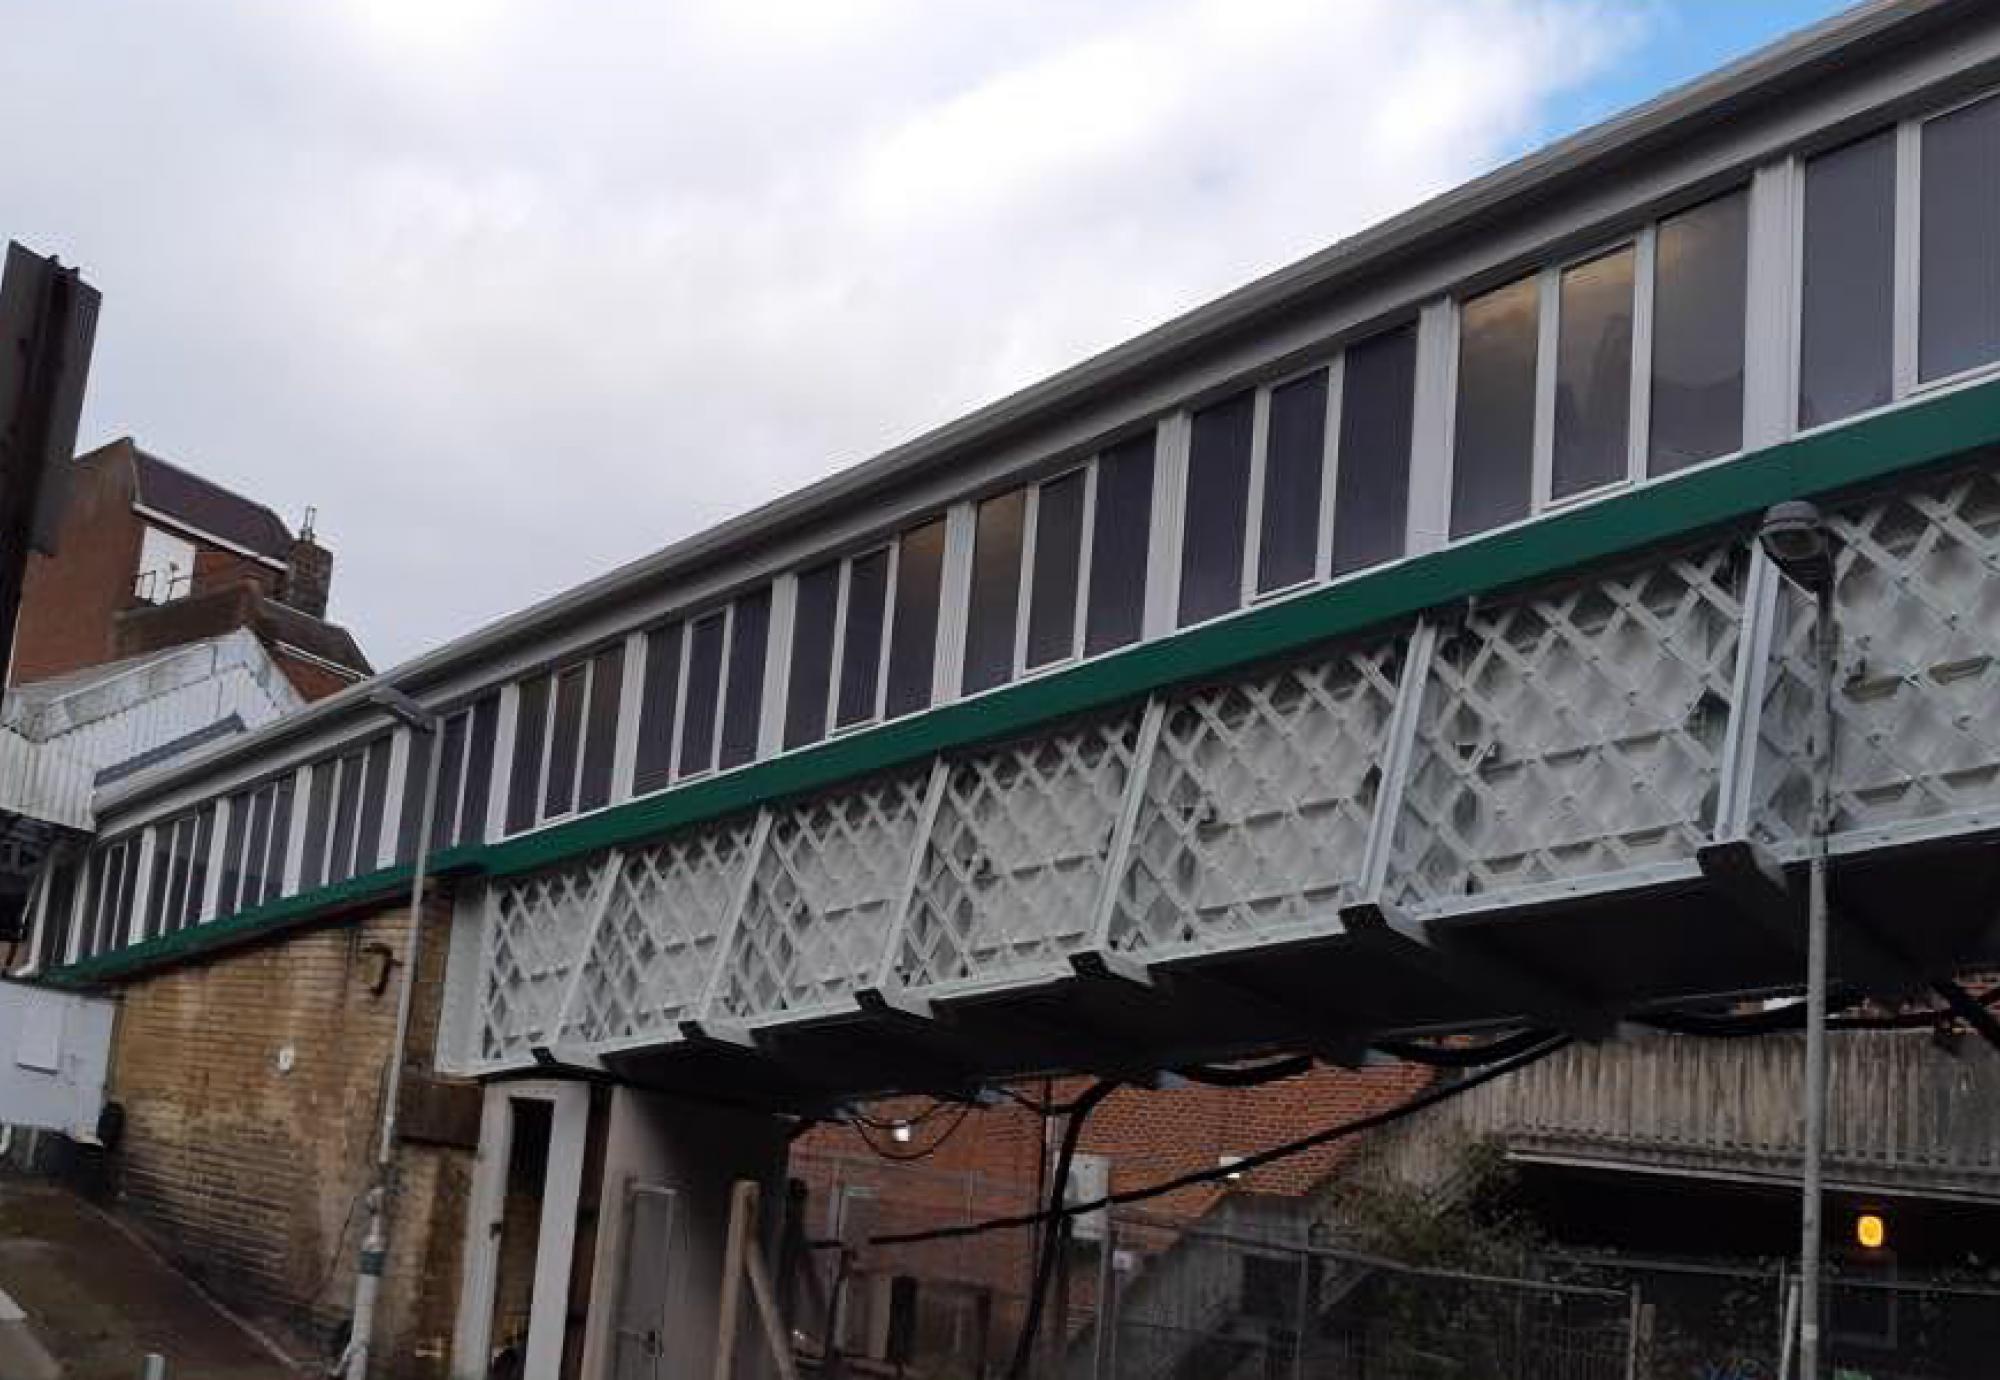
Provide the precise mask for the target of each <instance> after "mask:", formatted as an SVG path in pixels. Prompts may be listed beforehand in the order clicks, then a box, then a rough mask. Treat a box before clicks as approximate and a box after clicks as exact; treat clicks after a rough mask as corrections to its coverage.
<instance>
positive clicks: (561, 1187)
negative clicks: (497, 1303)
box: [451, 1080, 590, 1380]
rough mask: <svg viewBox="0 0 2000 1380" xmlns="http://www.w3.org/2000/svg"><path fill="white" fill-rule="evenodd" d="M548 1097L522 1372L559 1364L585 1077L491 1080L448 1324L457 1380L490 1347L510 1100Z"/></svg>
mask: <svg viewBox="0 0 2000 1380" xmlns="http://www.w3.org/2000/svg"><path fill="white" fill-rule="evenodd" d="M516 1102H546V1103H548V1104H549V1163H548V1175H547V1177H546V1179H545V1180H544V1182H543V1185H542V1215H541V1221H540V1223H539V1225H538V1226H537V1229H536V1230H537V1235H536V1241H535V1285H534V1296H533V1302H532V1303H531V1305H530V1308H529V1313H528V1354H527V1358H526V1360H527V1366H526V1373H527V1374H529V1375H554V1374H556V1373H557V1371H558V1370H559V1369H560V1368H561V1365H562V1345H563V1328H564V1325H565V1322H566V1320H567V1317H568V1314H569V1271H570V1255H571V1251H572V1249H573V1247H574V1246H575V1244H576V1208H577V1201H578V1197H579V1195H580V1193H581V1191H582V1188H583V1149H584V1138H585V1135H586V1132H587V1131H588V1129H589V1125H590V1089H589V1088H588V1087H586V1086H585V1085H584V1084H582V1083H568V1082H557V1081H543V1080H535V1081H527V1082H518V1083H490V1084H488V1085H487V1086H486V1090H485V1105H484V1106H483V1107H482V1108H481V1109H480V1115H479V1158H478V1160H477V1162H476V1163H475V1164H474V1166H473V1171H472V1195H471V1201H470V1202H469V1203H468V1204H467V1206H466V1213H465V1260H464V1264H463V1267H462V1272H461V1274H460V1277H459V1291H458V1318H457V1322H456V1325H455V1326H454V1327H453V1329H452V1341H451V1357H452V1362H451V1373H452V1375H453V1377H454V1380H485V1376H486V1370H487V1366H488V1364H489V1361H490V1357H491V1355H492V1351H493V1291H494V1290H495V1289H496V1288H497V1287H498V1286H499V1282H500V1222H501V1217H502V1214H503V1212H504V1210H505V1208H506V1203H507V1163H508V1161H509V1159H511V1158H512V1156H513V1151H514V1103H516Z"/></svg>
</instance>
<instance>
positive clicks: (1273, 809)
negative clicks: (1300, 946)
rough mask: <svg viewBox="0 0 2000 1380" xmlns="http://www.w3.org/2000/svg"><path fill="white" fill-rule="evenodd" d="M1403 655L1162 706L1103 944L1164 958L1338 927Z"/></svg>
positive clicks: (1342, 656) (1311, 668) (1321, 660)
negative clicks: (1337, 921) (1149, 761)
mask: <svg viewBox="0 0 2000 1380" xmlns="http://www.w3.org/2000/svg"><path fill="white" fill-rule="evenodd" d="M1401 651H1402V648H1401V643H1400V642H1387V643H1376V644H1373V645H1369V646H1364V647H1359V648H1340V649H1336V650H1335V651H1333V652H1332V653H1330V654H1328V653H1322V654H1321V655H1320V656H1318V657H1316V658H1314V659H1312V660H1308V661H1303V662H1298V663H1295V664H1292V665H1288V666H1281V667H1278V668H1275V669H1266V670H1263V671H1260V672H1259V673H1257V674H1256V675H1254V676H1250V677H1244V678H1240V679H1237V680H1232V681H1229V682H1226V683H1223V684H1218V685H1210V686H1204V687H1201V688H1198V689H1196V690H1194V691H1192V692H1190V693H1186V694H1183V695H1180V696H1178V697H1176V698H1174V699H1172V700H1170V701H1168V703H1167V704H1166V706H1165V712H1164V714H1163V716H1162V718H1161V722H1160V735H1159V744H1158V746H1157V748H1156V749H1155V750H1154V753H1153V758H1152V762H1151V764H1150V768H1149V770H1148V773H1147V776H1146V781H1145V787H1144V793H1143V795H1142V797H1141V799H1140V801H1139V809H1138V815H1137V817H1136V820H1135V823H1134V828H1133V833H1132V841H1131V847H1130V850H1129V853H1128V856H1127V859H1126V862H1125V866H1124V870H1123V873H1122V875H1121V877H1120V879H1119V885H1118V889H1117V893H1116V895H1115V897H1114V898H1113V902H1112V914H1111V923H1110V929H1109V933H1108V935H1107V936H1106V938H1107V941H1108V943H1109V944H1110V946H1111V947H1113V948H1115V949H1118V950H1122V951H1125V952H1128V953H1135V954H1143V955H1145V956H1147V957H1148V958H1152V957H1164V956H1170V955H1174V954H1185V953H1199V952H1206V951H1211V950H1215V949H1219V948H1225V947H1228V946H1231V945H1235V944H1240V943H1245V942H1251V941H1255V940H1258V939H1265V938H1271V937H1274V936H1278V935H1281V934H1287V933H1295V932H1298V931H1300V930H1302V929H1306V928H1310V927H1313V926H1315V925H1317V926H1323V927H1326V928H1329V929H1331V928H1334V927H1335V919H1336V916H1337V913H1338V911H1339V908H1340V906H1341V905H1343V904H1345V903H1346V902H1348V901H1351V900H1353V899H1355V896H1354V888H1355V885H1356V883H1357V882H1358V880H1359V878H1360V876H1361V869H1362V864H1363V860H1364V855H1365V853H1366V848H1367V841H1368V833H1369V823H1370V820H1371V819H1372V818H1373V815H1374V810H1375V799H1376V795H1377V792H1378V788H1379V786H1380V782H1381V777H1382V759H1383V755H1384V752H1385V750H1386V747H1387V739H1388V728H1389V721H1390V718H1391V716H1392V715H1393V713H1394V711H1395V705H1396V693H1397V685H1396V682H1397V676H1398V667H1399V663H1400V659H1401Z"/></svg>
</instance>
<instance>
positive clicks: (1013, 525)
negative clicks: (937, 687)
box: [961, 489, 1028, 694]
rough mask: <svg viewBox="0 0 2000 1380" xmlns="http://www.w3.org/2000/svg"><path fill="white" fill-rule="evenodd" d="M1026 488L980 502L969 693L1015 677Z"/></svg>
mask: <svg viewBox="0 0 2000 1380" xmlns="http://www.w3.org/2000/svg"><path fill="white" fill-rule="evenodd" d="M1027 504H1028V496H1027V492H1026V491H1025V490H1021V489H1016V490H1015V491H1014V492H1013V493H1010V494H1002V495H1000V497H998V498H989V499H987V500H986V501H985V502H984V503H982V504H980V505H979V522H978V528H977V530H976V532H975V533H974V535H973V539H972V596H971V607H970V609H969V610H968V612H967V617H966V629H965V674H964V677H963V680H962V682H961V683H962V685H963V687H964V689H965V692H966V693H967V694H971V693H973V692H974V691H977V690H986V689H989V688H991V687H992V686H995V685H1005V684H1006V683H1007V682H1008V681H1009V680H1010V679H1012V678H1013V675H1014V614H1015V610H1016V609H1017V608H1018V607H1019V599H1020V593H1021V523H1022V519H1023V516H1024V515H1025V513H1026V511H1027Z"/></svg>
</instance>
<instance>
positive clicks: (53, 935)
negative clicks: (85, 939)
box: [35, 861, 81, 973]
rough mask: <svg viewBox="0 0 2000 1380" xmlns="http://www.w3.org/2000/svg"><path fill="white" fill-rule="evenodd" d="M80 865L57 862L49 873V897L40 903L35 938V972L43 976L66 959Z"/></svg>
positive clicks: (47, 882)
mask: <svg viewBox="0 0 2000 1380" xmlns="http://www.w3.org/2000/svg"><path fill="white" fill-rule="evenodd" d="M80 867H81V864H80V863H78V862H76V861H68V862H59V863H56V864H54V865H53V866H51V867H50V868H49V870H48V874H47V881H46V883H45V885H46V886H47V888H48V894H47V896H46V897H44V899H43V901H42V929H41V933H40V934H38V935H37V936H36V937H35V968H36V970H37V971H38V972H44V973H46V972H47V971H48V970H49V969H51V968H56V967H60V966H61V965H62V964H63V963H64V962H65V961H67V959H68V958H69V935H70V921H71V919H72V912H74V911H75V909H76V882H77V873H78V871H79V870H80Z"/></svg>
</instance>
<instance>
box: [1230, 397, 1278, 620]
mask: <svg viewBox="0 0 2000 1380" xmlns="http://www.w3.org/2000/svg"><path fill="white" fill-rule="evenodd" d="M1270 455H1271V388H1270V386H1269V385H1268V384H1267V385H1265V386H1264V387H1262V388H1259V389H1257V391H1256V392H1255V393H1253V394H1252V395H1251V398H1250V485H1249V494H1248V497H1247V499H1246V500H1245V502H1244V505H1243V568H1242V569H1241V570H1239V571H1238V572H1237V573H1236V574H1237V581H1236V606H1237V607H1238V608H1247V607H1249V605H1250V604H1251V603H1252V602H1254V601H1255V600H1256V598H1257V595H1258V593H1259V592H1260V587H1261V585H1262V583H1263V582H1262V580H1261V578H1260V576H1259V571H1258V567H1259V566H1260V565H1261V564H1262V563H1263V558H1264V468H1265V466H1266V465H1268V464H1269V463H1270Z"/></svg>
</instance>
